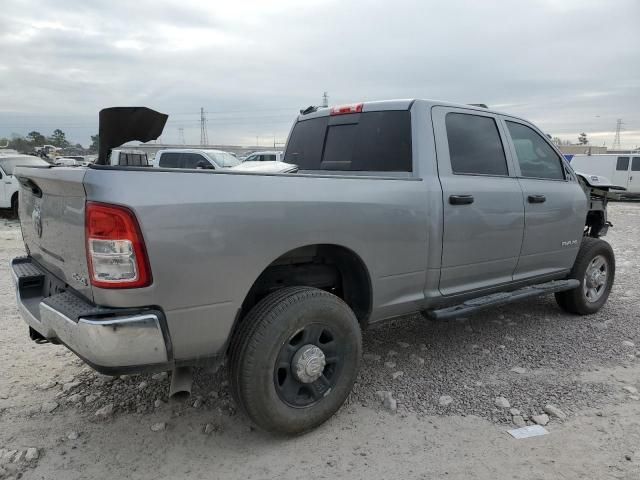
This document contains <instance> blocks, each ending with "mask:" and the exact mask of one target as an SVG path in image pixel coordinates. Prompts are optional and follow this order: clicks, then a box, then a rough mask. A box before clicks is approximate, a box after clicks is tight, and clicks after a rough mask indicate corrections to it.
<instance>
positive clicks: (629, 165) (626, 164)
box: [571, 153, 640, 195]
mask: <svg viewBox="0 0 640 480" xmlns="http://www.w3.org/2000/svg"><path fill="white" fill-rule="evenodd" d="M571 167H573V169H574V170H575V171H576V172H580V173H584V174H591V175H600V176H602V177H606V178H607V179H609V180H610V181H611V183H612V184H613V185H618V186H621V187H624V188H626V189H627V192H626V193H629V194H634V195H638V194H640V153H632V154H622V155H621V154H602V155H574V157H573V158H572V159H571Z"/></svg>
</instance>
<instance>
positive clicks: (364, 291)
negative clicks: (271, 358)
mask: <svg viewBox="0 0 640 480" xmlns="http://www.w3.org/2000/svg"><path fill="white" fill-rule="evenodd" d="M288 286H309V287H316V288H321V289H324V290H328V291H330V292H331V293H334V294H335V295H337V296H338V297H340V298H342V300H344V301H345V303H347V305H349V307H350V308H351V309H352V310H353V312H354V314H355V315H356V318H357V319H358V322H359V323H360V324H361V325H363V326H364V325H366V324H367V322H368V319H369V316H370V314H371V308H372V304H373V287H372V282H371V275H370V273H369V270H368V268H367V266H366V264H365V262H364V261H363V259H362V257H361V256H360V255H358V254H357V253H356V252H354V251H353V250H352V249H350V248H347V247H344V246H342V245H337V244H329V243H319V244H310V245H304V246H300V247H296V248H293V249H291V250H289V251H287V252H285V253H283V254H282V255H280V256H279V257H277V258H275V259H274V260H273V261H272V262H271V263H269V265H267V266H266V267H265V268H264V269H263V270H262V271H261V272H260V274H259V275H258V276H257V277H256V280H255V281H254V282H253V284H252V285H251V287H250V288H249V290H248V292H247V294H246V295H245V297H244V300H243V302H242V306H241V309H240V312H239V314H238V317H237V319H236V322H235V323H236V325H235V326H234V329H233V331H234V332H235V331H236V330H237V325H238V324H239V323H241V321H242V318H243V317H244V316H245V315H246V314H247V313H248V311H249V310H250V309H251V308H252V307H253V306H254V305H255V304H256V303H258V302H259V301H260V300H261V299H262V298H263V297H264V296H266V295H268V294H269V293H271V292H273V291H275V290H278V289H279V288H283V287H288Z"/></svg>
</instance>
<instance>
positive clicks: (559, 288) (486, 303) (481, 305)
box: [424, 279, 580, 320]
mask: <svg viewBox="0 0 640 480" xmlns="http://www.w3.org/2000/svg"><path fill="white" fill-rule="evenodd" d="M579 286H580V282H579V281H578V280H574V279H569V280H554V281H552V282H547V283H540V284H538V285H530V286H528V287H523V288H520V289H518V290H514V291H512V292H500V293H492V294H491V295H486V296H484V297H478V298H473V299H471V300H467V301H465V302H463V303H461V304H459V305H454V306H453V307H446V308H441V309H439V310H427V311H426V312H424V314H425V315H426V316H427V318H429V319H431V320H448V319H450V318H455V317H460V316H463V315H468V314H470V313H474V312H477V311H478V310H482V309H485V308H489V307H496V306H498V305H504V304H506V303H511V302H516V301H518V300H522V299H525V298H530V297H537V296H538V295H543V294H545V293H554V292H564V291H566V290H573V289H574V288H577V287H579Z"/></svg>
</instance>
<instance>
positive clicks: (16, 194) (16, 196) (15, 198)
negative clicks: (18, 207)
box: [11, 192, 18, 206]
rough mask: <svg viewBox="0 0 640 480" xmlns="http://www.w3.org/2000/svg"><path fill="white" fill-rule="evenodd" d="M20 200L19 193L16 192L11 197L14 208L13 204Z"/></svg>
mask: <svg viewBox="0 0 640 480" xmlns="http://www.w3.org/2000/svg"><path fill="white" fill-rule="evenodd" d="M17 200H18V192H14V194H13V195H11V206H13V202H14V201H17Z"/></svg>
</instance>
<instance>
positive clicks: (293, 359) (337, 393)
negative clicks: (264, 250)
mask: <svg viewBox="0 0 640 480" xmlns="http://www.w3.org/2000/svg"><path fill="white" fill-rule="evenodd" d="M361 351H362V339H361V334H360V326H359V324H358V320H357V319H356V317H355V315H354V314H353V312H352V311H351V309H350V308H349V306H348V305H347V304H346V303H344V302H343V301H342V300H341V299H340V298H338V297H336V296H335V295H332V294H330V293H328V292H325V291H323V290H319V289H316V288H308V287H287V288H283V289H280V290H278V291H276V292H274V293H272V294H270V295H268V296H267V297H265V298H264V299H262V300H261V301H260V302H259V303H258V304H257V305H256V306H254V307H253V309H252V310H251V311H250V312H249V314H248V315H247V317H246V318H245V319H244V320H243V323H242V325H241V327H240V329H239V330H238V331H237V332H236V338H235V339H234V342H233V344H232V346H231V350H230V362H229V367H230V381H231V383H232V385H231V390H232V392H233V395H234V397H235V399H236V401H237V402H238V404H239V406H240V407H241V409H242V410H244V412H245V413H246V414H247V416H248V417H249V418H250V419H251V420H252V421H253V422H254V423H255V424H256V425H258V426H259V427H261V428H263V429H265V430H267V431H270V432H275V433H283V434H298V433H302V432H305V431H307V430H311V429H312V428H315V427H317V426H318V425H320V424H322V423H323V422H325V421H326V420H328V419H329V418H330V417H331V416H332V415H333V414H334V413H335V412H336V411H337V410H338V409H339V408H340V406H341V405H342V404H343V403H344V401H345V400H346V398H347V396H348V395H349V393H350V392H351V388H352V387H353V383H354V381H355V379H356V375H357V372H358V365H359V361H360V356H361Z"/></svg>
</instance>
